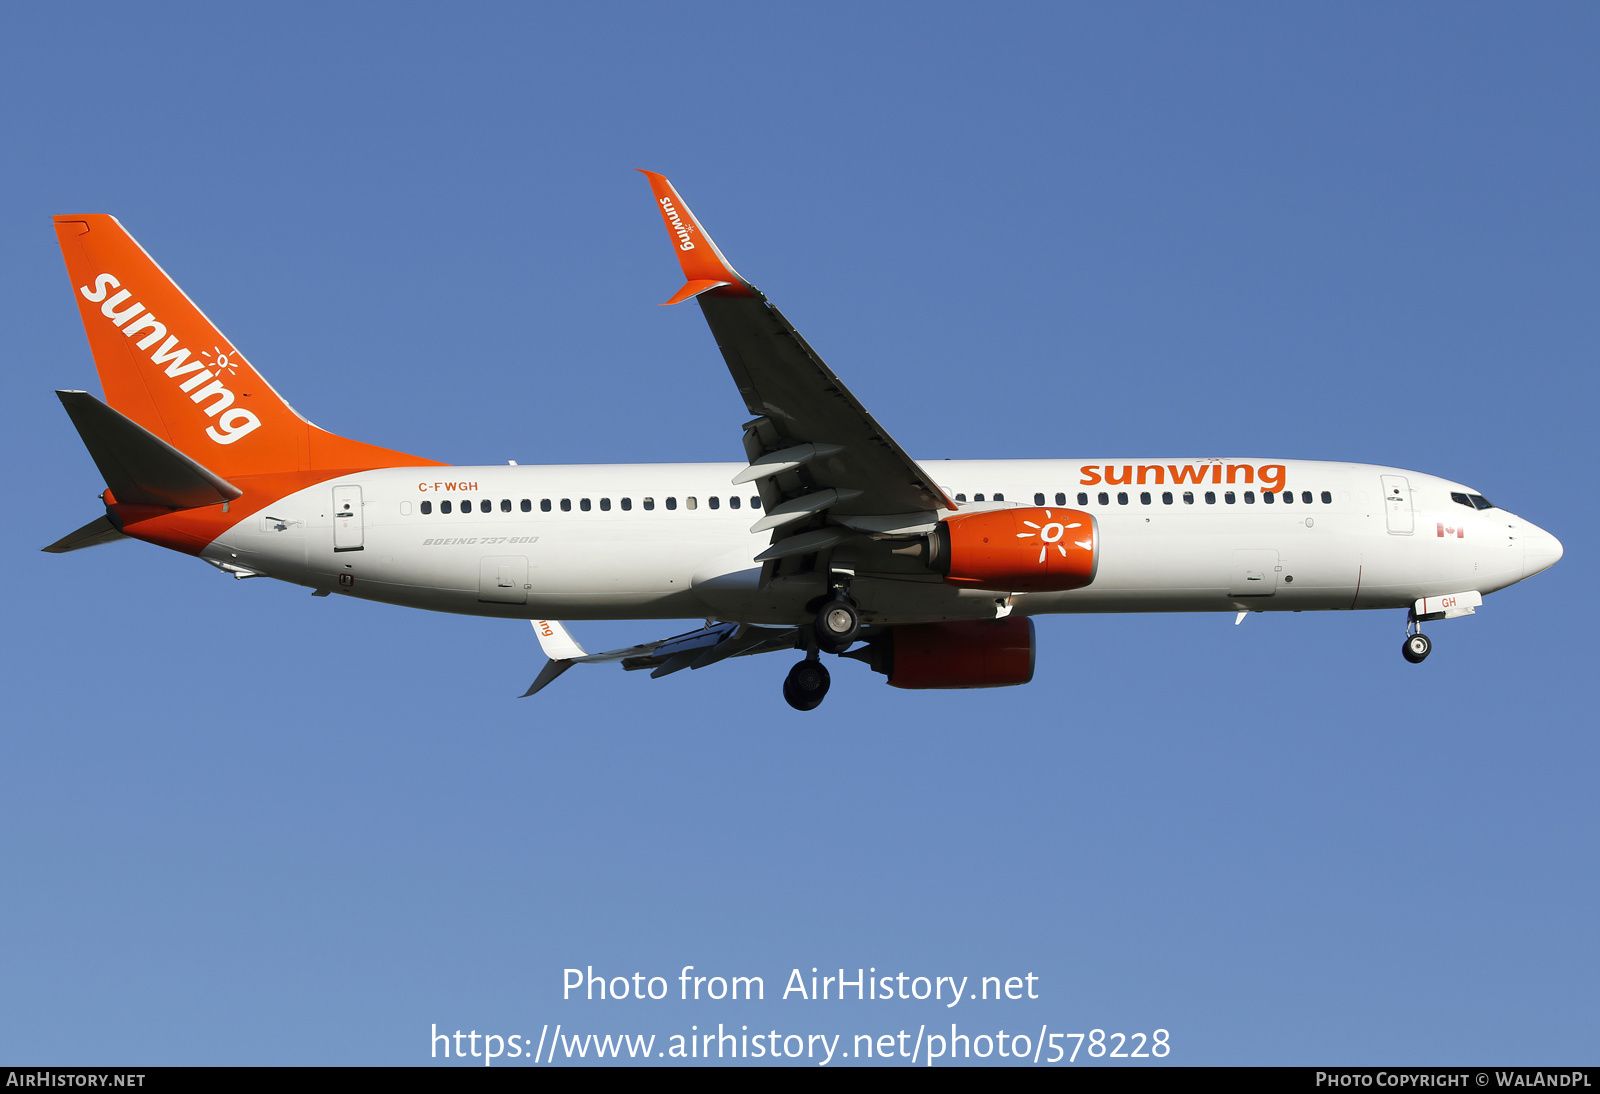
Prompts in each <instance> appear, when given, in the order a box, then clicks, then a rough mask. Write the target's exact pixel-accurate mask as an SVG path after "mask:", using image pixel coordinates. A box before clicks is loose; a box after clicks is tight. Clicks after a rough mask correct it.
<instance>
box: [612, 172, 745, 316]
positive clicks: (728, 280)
mask: <svg viewBox="0 0 1600 1094" xmlns="http://www.w3.org/2000/svg"><path fill="white" fill-rule="evenodd" d="M638 170H639V173H640V174H641V175H643V176H644V177H645V178H647V179H649V180H650V190H651V192H652V193H654V194H655V196H656V208H657V209H658V210H660V212H661V221H662V223H664V224H665V225H666V226H667V234H668V235H669V236H671V237H672V246H673V249H674V250H675V251H676V252H677V254H678V264H679V265H681V266H682V267H683V276H684V277H685V278H686V279H687V283H686V284H685V285H684V286H683V288H681V289H679V290H678V291H677V292H676V293H674V294H673V296H672V299H671V300H664V301H662V304H663V305H667V304H677V303H681V302H682V301H684V300H688V299H689V298H690V297H692V296H699V295H700V294H701V293H703V292H710V291H711V290H712V289H725V290H726V291H727V293H728V294H729V295H731V296H759V295H760V294H759V293H758V292H757V291H756V288H755V286H754V285H752V284H750V282H748V281H746V280H745V279H744V278H742V277H740V276H739V273H738V271H737V270H735V269H734V268H733V267H732V266H731V265H730V264H729V263H728V260H727V259H726V258H724V257H722V252H721V251H720V250H718V248H717V245H716V244H715V243H714V242H712V240H711V237H710V236H709V235H707V234H706V230H705V229H704V228H702V227H701V226H700V222H699V221H698V220H696V219H695V216H694V214H693V213H691V212H690V211H689V206H688V204H687V203H686V202H685V201H684V200H683V198H682V197H680V196H679V195H678V191H677V190H675V189H673V186H672V183H670V182H668V181H667V179H666V176H665V175H659V174H657V173H656V172H654V171H646V170H645V169H644V168H642V167H641V168H639V169H638Z"/></svg>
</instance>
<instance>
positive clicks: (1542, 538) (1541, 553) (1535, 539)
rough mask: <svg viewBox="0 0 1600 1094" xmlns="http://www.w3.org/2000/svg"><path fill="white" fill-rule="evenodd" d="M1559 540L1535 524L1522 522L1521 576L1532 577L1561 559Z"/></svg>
mask: <svg viewBox="0 0 1600 1094" xmlns="http://www.w3.org/2000/svg"><path fill="white" fill-rule="evenodd" d="M1561 554H1562V551H1561V541H1560V540H1559V539H1557V538H1556V537H1555V536H1552V535H1551V534H1550V533H1549V532H1546V531H1545V530H1544V529H1543V528H1540V527H1539V526H1538V525H1537V524H1529V523H1528V522H1526V521H1524V522H1523V530H1522V576H1523V577H1532V576H1533V575H1534V574H1536V573H1538V572H1539V571H1540V570H1548V569H1549V568H1550V567H1552V566H1554V565H1555V564H1556V563H1557V562H1559V561H1561Z"/></svg>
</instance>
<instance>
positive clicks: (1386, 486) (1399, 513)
mask: <svg viewBox="0 0 1600 1094" xmlns="http://www.w3.org/2000/svg"><path fill="white" fill-rule="evenodd" d="M1378 477H1379V478H1380V479H1381V480H1382V481H1383V520H1384V523H1385V524H1387V525H1388V527H1389V534H1390V535H1391V536H1409V535H1410V534H1411V532H1412V530H1413V528H1414V526H1415V524H1416V516H1415V514H1413V513H1412V511H1411V483H1409V482H1407V481H1406V477H1405V476H1404V475H1380V476H1378Z"/></svg>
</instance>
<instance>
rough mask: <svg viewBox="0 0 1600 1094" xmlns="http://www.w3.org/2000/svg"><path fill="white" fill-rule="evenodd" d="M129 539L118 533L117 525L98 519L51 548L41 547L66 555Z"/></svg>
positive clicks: (66, 536) (54, 553) (60, 540)
mask: <svg viewBox="0 0 1600 1094" xmlns="http://www.w3.org/2000/svg"><path fill="white" fill-rule="evenodd" d="M127 538H128V537H127V536H125V535H123V534H122V533H121V532H119V531H117V528H116V525H114V524H112V523H111V521H110V520H109V519H108V518H106V517H96V518H94V519H93V520H91V521H90V522H89V523H88V524H85V525H84V526H83V527H82V528H79V529H78V530H77V531H76V532H69V533H67V534H66V535H64V536H62V537H61V538H60V539H58V540H56V541H55V542H54V543H52V544H51V545H50V546H48V547H41V548H40V550H42V551H48V552H49V553H50V554H52V555H64V554H66V553H67V552H68V551H81V550H83V548H85V547H97V546H99V545H100V544H102V543H110V542H111V541H112V540H114V539H127Z"/></svg>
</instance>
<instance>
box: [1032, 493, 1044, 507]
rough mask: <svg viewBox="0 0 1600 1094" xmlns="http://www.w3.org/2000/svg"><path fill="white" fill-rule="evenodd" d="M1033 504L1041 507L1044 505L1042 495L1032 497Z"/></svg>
mask: <svg viewBox="0 0 1600 1094" xmlns="http://www.w3.org/2000/svg"><path fill="white" fill-rule="evenodd" d="M1033 504H1035V505H1043V504H1044V495H1043V494H1035V495H1034V496H1033Z"/></svg>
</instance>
